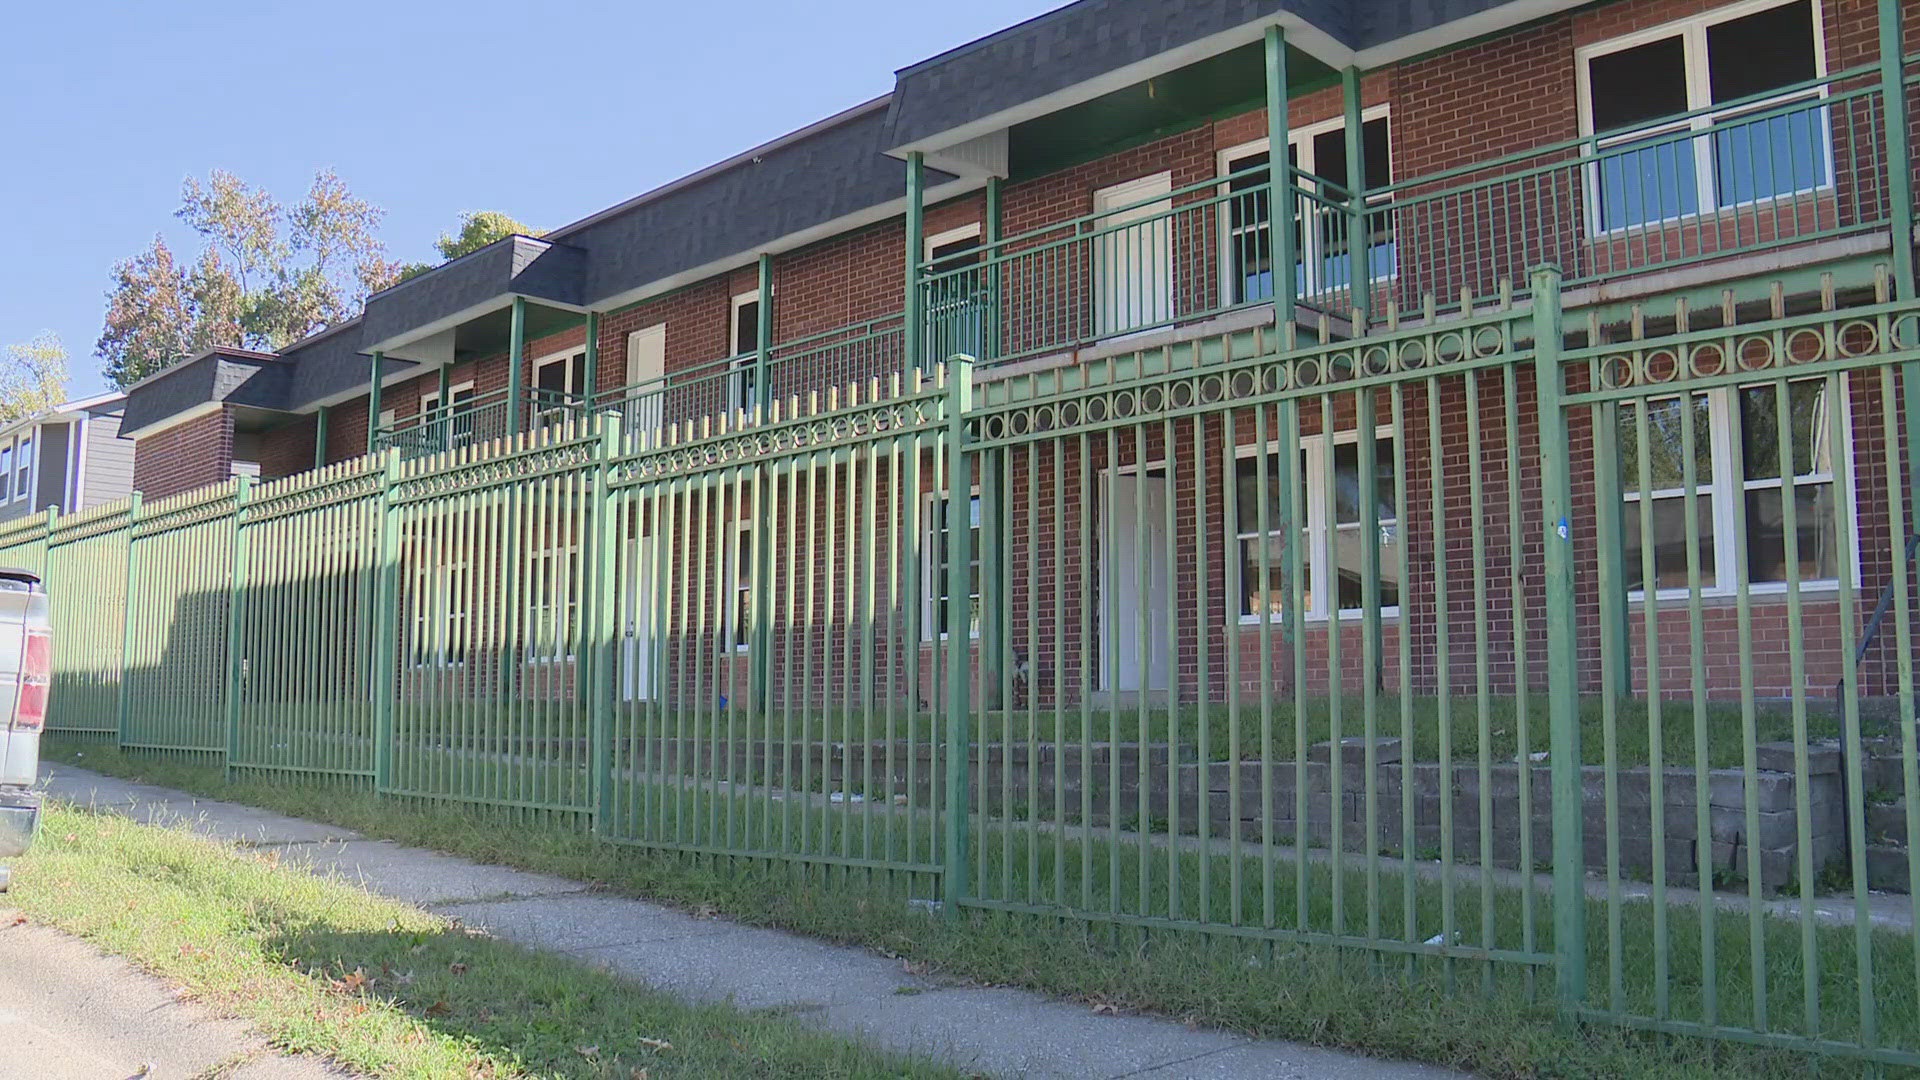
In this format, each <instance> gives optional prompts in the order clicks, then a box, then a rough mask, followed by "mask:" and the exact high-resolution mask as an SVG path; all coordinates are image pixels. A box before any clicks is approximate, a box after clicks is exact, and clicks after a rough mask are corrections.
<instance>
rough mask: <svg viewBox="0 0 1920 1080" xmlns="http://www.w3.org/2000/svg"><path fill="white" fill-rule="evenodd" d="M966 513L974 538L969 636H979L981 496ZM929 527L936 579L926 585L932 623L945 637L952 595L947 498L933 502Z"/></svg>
mask: <svg viewBox="0 0 1920 1080" xmlns="http://www.w3.org/2000/svg"><path fill="white" fill-rule="evenodd" d="M967 510H968V517H969V519H970V522H969V524H970V526H971V528H970V535H971V537H972V547H971V550H970V551H969V554H970V556H971V557H970V558H969V559H968V560H967V570H968V574H967V580H968V582H969V586H968V601H969V602H968V605H967V606H968V618H967V630H968V633H970V634H978V633H979V632H980V496H978V495H975V496H973V497H972V498H971V499H969V500H968V503H967ZM929 525H930V527H931V528H932V530H933V542H932V544H931V545H930V547H931V548H932V550H933V553H934V557H933V579H932V580H931V581H929V582H928V583H927V593H928V595H929V596H930V597H932V599H933V618H932V620H931V622H932V627H933V630H934V631H935V632H936V633H939V634H946V633H948V632H949V627H948V623H949V621H950V620H949V618H948V612H947V607H948V605H947V599H948V597H949V596H950V595H951V593H950V592H949V590H948V588H947V568H948V565H949V563H948V547H947V541H948V536H949V534H948V532H947V500H946V497H945V496H944V495H942V496H940V497H937V498H935V499H934V500H933V508H932V513H931V515H930V520H929Z"/></svg>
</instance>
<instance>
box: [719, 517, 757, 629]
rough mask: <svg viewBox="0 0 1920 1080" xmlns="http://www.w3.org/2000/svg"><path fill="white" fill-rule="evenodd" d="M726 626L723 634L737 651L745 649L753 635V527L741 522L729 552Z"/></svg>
mask: <svg viewBox="0 0 1920 1080" xmlns="http://www.w3.org/2000/svg"><path fill="white" fill-rule="evenodd" d="M726 581H727V589H726V604H727V610H726V614H725V616H724V618H725V620H726V625H725V626H723V627H721V630H720V632H721V633H722V634H723V635H725V637H726V640H727V642H728V643H729V644H731V645H732V646H733V647H734V648H735V649H745V648H747V646H748V645H749V644H750V643H751V640H752V634H753V526H752V525H751V524H749V523H747V522H744V521H742V522H737V523H736V530H735V532H734V541H733V546H732V548H731V549H730V550H729V551H728V552H727V566H726Z"/></svg>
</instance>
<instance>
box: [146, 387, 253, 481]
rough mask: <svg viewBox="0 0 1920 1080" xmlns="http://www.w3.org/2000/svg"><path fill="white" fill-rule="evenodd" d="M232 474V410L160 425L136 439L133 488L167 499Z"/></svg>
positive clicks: (227, 478)
mask: <svg viewBox="0 0 1920 1080" xmlns="http://www.w3.org/2000/svg"><path fill="white" fill-rule="evenodd" d="M232 476H233V412H232V410H231V409H230V408H228V407H227V406H224V405H223V406H221V407H220V409H219V410H218V411H216V412H211V413H208V414H206V415H205V416H200V417H196V418H194V419H192V420H185V421H182V422H181V423H178V424H175V425H173V426H172V427H166V428H161V429H160V430H159V431H156V432H153V433H152V434H150V435H145V436H142V437H141V438H139V439H136V440H134V444H133V489H134V490H135V491H138V492H140V494H141V496H142V497H143V498H145V499H148V500H153V499H164V498H166V497H167V496H169V495H178V494H180V493H181V492H183V491H192V490H193V489H194V488H197V487H205V486H206V485H208V484H223V483H226V482H227V480H229V479H231V478H232Z"/></svg>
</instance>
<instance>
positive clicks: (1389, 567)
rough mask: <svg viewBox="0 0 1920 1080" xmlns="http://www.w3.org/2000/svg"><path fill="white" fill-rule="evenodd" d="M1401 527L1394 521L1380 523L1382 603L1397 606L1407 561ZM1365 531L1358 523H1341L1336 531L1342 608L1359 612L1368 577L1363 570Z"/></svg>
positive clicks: (1336, 572) (1336, 566) (1336, 576)
mask: <svg viewBox="0 0 1920 1080" xmlns="http://www.w3.org/2000/svg"><path fill="white" fill-rule="evenodd" d="M1399 536H1400V530H1399V529H1397V528H1396V527H1394V525H1393V524H1391V523H1387V524H1383V525H1381V526H1380V606H1381V607H1398V606H1399V604H1400V574H1401V568H1402V566H1403V564H1404V560H1403V558H1402V556H1401V551H1400V544H1399V543H1398V541H1399ZM1365 542H1366V532H1365V530H1363V529H1361V528H1360V526H1358V525H1342V526H1341V527H1339V528H1337V529H1335V530H1333V562H1334V579H1335V584H1336V585H1337V587H1338V588H1339V591H1340V610H1341V611H1360V610H1363V608H1362V606H1361V598H1362V597H1363V596H1364V595H1365V593H1364V592H1363V589H1364V586H1365V583H1366V576H1365V574H1363V573H1362V567H1363V566H1365V563H1364V562H1363V561H1362V560H1363V559H1364V557H1365V551H1364V548H1365Z"/></svg>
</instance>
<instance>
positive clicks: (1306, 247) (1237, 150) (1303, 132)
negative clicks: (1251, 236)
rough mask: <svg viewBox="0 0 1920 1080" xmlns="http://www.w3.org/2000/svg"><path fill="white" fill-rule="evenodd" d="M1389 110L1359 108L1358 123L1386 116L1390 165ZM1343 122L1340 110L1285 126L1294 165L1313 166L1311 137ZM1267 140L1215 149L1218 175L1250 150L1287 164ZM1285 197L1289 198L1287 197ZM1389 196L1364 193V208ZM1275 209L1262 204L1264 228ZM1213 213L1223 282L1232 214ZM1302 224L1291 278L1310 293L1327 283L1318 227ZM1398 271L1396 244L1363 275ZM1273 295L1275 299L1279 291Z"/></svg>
mask: <svg viewBox="0 0 1920 1080" xmlns="http://www.w3.org/2000/svg"><path fill="white" fill-rule="evenodd" d="M1392 113H1393V108H1392V106H1391V105H1373V106H1370V107H1368V108H1365V109H1362V110H1360V126H1361V127H1362V128H1364V127H1366V125H1368V124H1371V123H1373V122H1374V121H1375V120H1385V121H1386V122H1387V165H1388V167H1389V168H1391V167H1392V165H1393V119H1392ZM1346 126H1347V119H1346V117H1344V116H1341V117H1335V118H1334V119H1332V120H1320V121H1316V122H1315V123H1311V124H1303V125H1301V126H1300V127H1296V128H1290V129H1288V131H1287V145H1288V146H1290V147H1292V148H1293V150H1294V152H1295V153H1297V154H1298V155H1299V158H1300V161H1299V164H1298V165H1296V166H1294V167H1295V168H1298V169H1299V170H1300V171H1301V172H1304V173H1310V172H1312V171H1313V140H1314V139H1316V138H1318V137H1319V136H1321V135H1325V134H1326V133H1327V132H1329V131H1343V130H1345V129H1346ZM1270 144H1271V140H1269V139H1266V138H1264V137H1263V138H1258V139H1255V140H1253V141H1252V142H1244V143H1241V144H1240V145H1238V146H1230V147H1228V148H1227V149H1225V150H1222V151H1220V152H1219V153H1218V154H1217V155H1216V165H1217V167H1218V169H1219V173H1218V175H1220V176H1223V177H1224V176H1232V175H1233V174H1234V173H1235V172H1236V171H1238V170H1237V169H1236V168H1235V167H1234V162H1236V161H1238V160H1239V159H1241V158H1244V157H1248V156H1250V155H1253V154H1266V155H1267V167H1268V168H1269V169H1274V168H1285V167H1286V165H1287V162H1286V161H1281V162H1278V163H1276V162H1275V161H1274V160H1273V154H1272V153H1271V150H1272V147H1271V145H1270ZM1283 176H1285V179H1287V180H1288V181H1289V182H1290V181H1291V180H1292V177H1291V176H1290V175H1286V174H1283ZM1340 183H1341V186H1342V187H1345V186H1346V184H1345V181H1341V182H1340ZM1219 190H1220V194H1221V195H1223V196H1225V195H1227V194H1229V191H1228V187H1227V185H1226V184H1225V183H1222V184H1221V185H1220V188H1219ZM1288 201H1292V200H1291V199H1290V198H1289V199H1288ZM1392 201H1393V197H1392V195H1390V194H1389V195H1375V194H1369V195H1368V196H1367V209H1369V210H1371V209H1374V208H1375V207H1378V206H1385V205H1387V204H1388V203H1390V202H1392ZM1277 210H1278V208H1277V207H1273V206H1269V207H1268V208H1267V228H1268V229H1269V230H1271V229H1273V228H1274V227H1275V224H1276V222H1275V218H1276V217H1278V216H1279V215H1278V214H1277ZM1218 217H1219V219H1220V225H1219V228H1220V241H1219V248H1220V281H1221V283H1222V285H1223V286H1224V285H1225V284H1226V283H1228V282H1230V281H1232V280H1233V276H1234V273H1235V271H1234V266H1233V217H1232V215H1231V214H1229V213H1226V212H1224V211H1223V212H1222V213H1220V214H1219V215H1218ZM1288 217H1289V218H1291V217H1292V215H1291V213H1289V214H1288ZM1307 225H1308V223H1307V222H1305V221H1302V222H1301V224H1300V246H1301V249H1302V250H1300V251H1296V252H1294V255H1295V256H1297V257H1298V258H1299V260H1300V275H1299V281H1298V282H1296V284H1297V285H1298V287H1299V290H1300V295H1301V296H1302V297H1309V296H1313V295H1315V294H1317V293H1320V292H1324V291H1325V290H1326V289H1328V288H1330V287H1331V286H1329V285H1328V284H1327V283H1325V282H1324V281H1322V280H1321V277H1322V276H1323V273H1322V271H1323V269H1324V264H1325V262H1326V256H1325V255H1322V254H1319V253H1318V249H1319V247H1320V232H1319V230H1318V229H1310V228H1308V227H1307ZM1367 264H1368V270H1369V271H1371V270H1372V264H1373V260H1372V259H1371V258H1369V259H1368V260H1367ZM1399 276H1400V252H1399V249H1398V247H1397V246H1396V247H1395V250H1394V254H1393V258H1392V259H1391V260H1389V266H1388V269H1387V272H1386V273H1384V274H1373V275H1372V276H1370V277H1369V278H1368V279H1367V280H1368V281H1369V282H1372V283H1374V284H1379V283H1382V282H1391V281H1393V280H1395V279H1396V278H1398V277H1399ZM1274 299H1276V300H1277V299H1278V297H1275V298H1274ZM1264 302H1265V301H1251V300H1250V301H1247V303H1264Z"/></svg>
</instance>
